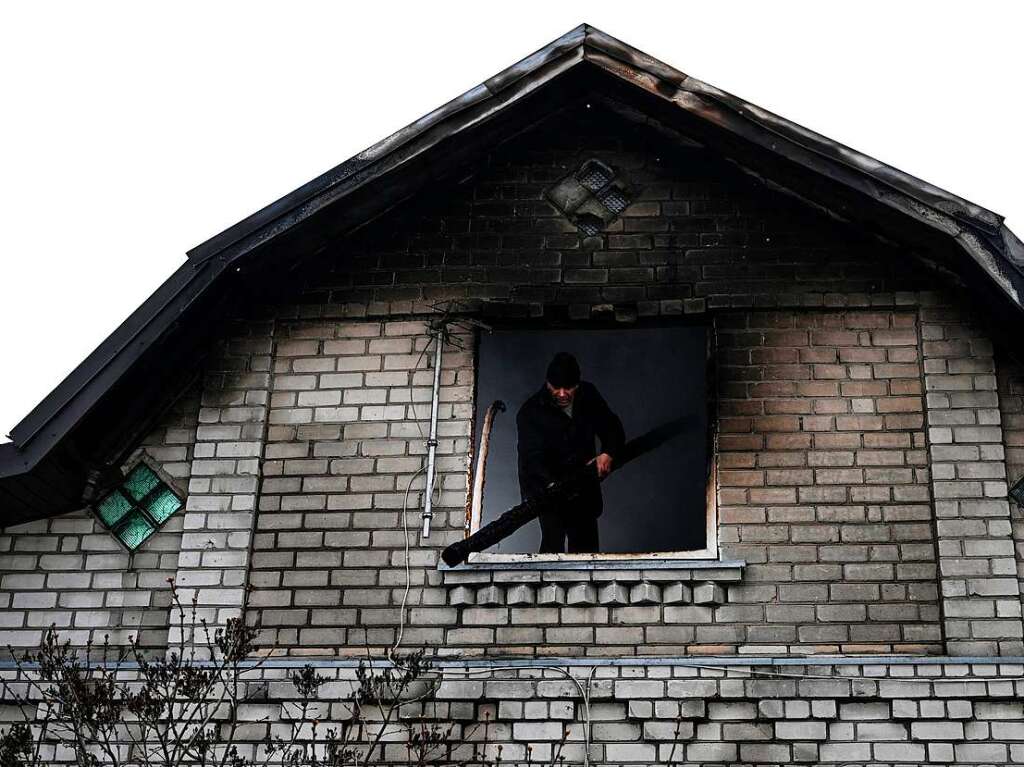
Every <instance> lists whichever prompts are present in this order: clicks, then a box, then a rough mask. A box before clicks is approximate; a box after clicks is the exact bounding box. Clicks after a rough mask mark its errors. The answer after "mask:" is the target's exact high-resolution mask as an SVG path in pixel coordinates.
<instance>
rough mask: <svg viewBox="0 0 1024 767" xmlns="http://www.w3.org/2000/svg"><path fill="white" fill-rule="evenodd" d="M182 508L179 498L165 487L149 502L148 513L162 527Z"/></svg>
mask: <svg viewBox="0 0 1024 767" xmlns="http://www.w3.org/2000/svg"><path fill="white" fill-rule="evenodd" d="M180 508H181V501H180V500H178V496H176V495H175V494H174V493H172V492H171V491H170V489H169V488H166V487H164V488H161V489H160V492H158V493H157V494H156V495H155V496H154V497H153V500H152V501H150V502H149V506H148V507H147V508H146V511H148V512H149V516H151V517H152V518H153V519H155V520H156V521H157V522H158V523H160V524H161V525H162V524H163V523H164V522H166V521H167V518H168V517H170V516H171V514H173V513H174V512H176V511H177V510H178V509H180Z"/></svg>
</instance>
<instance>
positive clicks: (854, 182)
mask: <svg viewBox="0 0 1024 767" xmlns="http://www.w3.org/2000/svg"><path fill="white" fill-rule="evenodd" d="M573 78H577V79H576V80H573ZM586 78H590V79H586ZM594 78H600V79H601V81H602V82H603V83H608V84H610V86H611V87H613V88H615V89H617V92H618V93H622V94H628V95H629V97H630V98H633V97H635V98H637V99H642V100H643V103H644V108H645V109H649V110H651V111H652V112H656V113H657V115H658V119H660V120H662V121H664V122H667V123H671V122H672V121H674V120H680V121H683V122H685V124H686V125H687V126H688V127H690V128H695V127H696V128H700V129H703V130H706V131H708V132H711V133H714V134H715V135H717V136H719V137H721V139H722V140H723V141H725V142H727V144H728V146H730V147H731V148H732V149H733V150H735V153H736V154H737V156H742V158H744V159H745V160H750V162H748V163H747V167H746V168H745V169H746V170H748V171H749V172H753V173H755V174H758V173H761V172H760V171H758V170H757V161H756V160H754V159H751V158H753V157H754V155H755V154H758V153H759V154H760V155H764V156H765V157H770V158H774V160H775V161H776V162H777V163H782V164H783V165H784V166H785V173H783V176H784V178H783V181H782V182H781V183H780V182H778V181H776V180H775V179H774V178H770V177H769V174H767V173H763V174H761V175H762V177H763V179H764V180H766V181H769V182H771V183H773V184H774V185H775V187H776V188H780V189H784V190H786V191H788V192H790V193H793V192H794V190H796V189H797V187H798V186H799V183H798V182H797V181H795V179H796V178H797V176H799V175H800V174H805V175H808V176H813V177H816V178H823V179H827V181H828V182H829V183H830V184H831V186H833V187H835V188H836V189H837V190H841V193H842V194H851V195H855V196H856V197H857V199H858V200H862V201H868V202H870V203H871V204H872V205H874V209H875V210H876V211H878V212H880V213H882V214H886V215H888V214H892V215H893V216H896V217H900V218H901V219H906V220H908V221H910V222H913V223H914V225H915V226H917V227H918V231H920V232H922V233H925V235H926V236H933V237H934V238H935V239H936V241H938V239H939V238H944V239H945V240H946V241H947V244H952V245H953V246H955V248H956V249H957V250H958V251H959V254H960V257H961V259H962V263H961V267H962V269H963V270H964V272H969V273H971V274H973V275H975V276H976V278H977V279H978V283H979V284H982V285H983V286H984V289H985V290H986V292H987V293H988V294H989V295H990V296H995V297H996V299H997V301H996V303H998V304H999V305H1000V306H1001V309H1002V311H1004V312H1008V313H1009V314H1011V315H1012V316H1013V317H1014V318H1018V317H1019V316H1020V313H1021V312H1024V270H1022V266H1021V265H1022V264H1024V245H1022V243H1021V241H1020V240H1019V239H1018V238H1017V237H1016V236H1015V235H1014V234H1013V233H1012V232H1011V231H1010V230H1009V229H1008V228H1007V227H1006V226H1005V224H1004V223H1003V219H1002V217H1001V216H999V215H997V214H995V213H993V212H991V211H989V210H986V209H985V208H982V207H981V206H979V205H976V204H974V203H972V202H970V201H968V200H965V199H963V198H960V197H957V196H956V195H953V194H951V193H949V192H946V191H944V190H942V189H939V188H938V187H935V186H932V185H931V184H928V183H927V182H924V181H922V180H920V179H917V178H914V177H913V176H910V175H908V174H906V173H903V172H902V171H899V170H897V169H895V168H893V167H891V166H888V165H885V164H884V163H881V162H879V161H877V160H874V159H872V158H870V157H868V156H866V155H864V154H861V153H859V152H857V151H855V150H853V149H850V148H849V147H846V146H843V145H841V144H838V143H836V142H834V141H831V140H829V139H828V138H826V137H824V136H821V135H820V134H817V133H814V132H813V131H809V130H807V129H805V128H802V127H801V126H799V125H796V124H795V123H792V122H790V121H788V120H785V119H784V118H782V117H779V116H777V115H775V114H773V113H771V112H768V111H767V110H764V109H761V108H760V107H757V106H755V105H753V104H750V103H748V102H746V101H744V100H742V99H740V98H738V97H736V96H733V95H731V94H728V93H725V92H724V91H721V90H719V89H717V88H715V87H713V86H710V85H708V84H706V83H703V82H701V81H699V80H697V79H695V78H692V77H690V76H688V75H686V74H684V73H682V72H679V71H678V70H676V69H673V68H672V67H670V66H668V65H666V64H664V63H662V62H660V61H658V60H656V59H654V58H652V57H650V56H648V55H646V54H644V53H642V52H641V51H639V50H637V49H635V48H633V47H631V46H629V45H626V44H625V43H622V42H620V41H618V40H616V39H614V38H612V37H610V36H609V35H606V34H605V33H603V32H601V31H600V30H597V29H595V28H594V27H591V26H589V25H586V24H583V25H580V26H579V27H576V28H575V29H573V30H571V31H570V32H568V33H567V34H565V35H563V36H562V37H560V38H558V39H557V40H555V41H554V42H552V43H550V44H549V45H547V46H545V47H544V48H541V49H540V50H539V51H537V52H535V53H533V54H531V55H530V56H527V57H526V58H524V59H523V60H522V61H520V62H518V63H516V64H513V65H512V66H510V67H508V68H507V69H505V70H504V71H502V72H500V73H499V74H497V75H495V76H494V77H491V78H490V79H488V80H486V81H484V82H483V83H481V84H480V85H478V86H477V87H475V88H472V89H471V90H469V91H467V92H466V93H464V94H462V95H461V96H459V97H457V98H455V99H453V100H452V101H450V102H448V103H447V104H445V105H443V106H441V107H439V108H438V109H436V110H434V111H433V112H431V113H429V114H427V115H425V116H424V117H422V118H420V119H419V120H416V121H415V122H413V123H411V124H410V125H408V126H407V127H405V128H402V129H401V130H399V131H397V132H396V133H394V134H392V135H391V136H389V137H387V138H385V139H384V140H382V141H380V142H378V143H377V144H375V145H373V146H372V147H370V148H368V149H366V150H364V151H363V152H360V153H359V154H357V155H355V156H354V157H352V158H350V159H349V160H346V161H345V162H343V163H341V164H340V165H338V166H336V167H335V168H332V169H331V170H329V171H328V172H326V173H324V174H323V175H321V176H319V177H318V178H316V179H313V180H312V181H310V182H309V183H307V184H304V185H303V186H301V187H299V188H298V189H296V190H295V191H293V192H291V193H289V194H287V195H285V196H284V197H282V198H281V199H280V200H278V201H276V202H274V203H271V204H270V205H268V206H266V207H265V208H263V209H262V210H260V211H258V212H256V213H254V214H253V215H251V216H249V217H248V218H246V219H244V220H243V221H240V222H239V223H237V224H235V225H234V226H232V227H229V228H228V229H226V230H225V231H223V232H221V233H220V234H218V235H216V236H214V237H212V238H211V239H209V240H207V241H206V242H204V243H202V244H201V245H198V246H197V247H195V248H193V249H192V250H190V251H189V252H188V259H187V260H186V262H185V263H183V264H182V265H181V266H180V267H179V268H178V269H177V270H176V271H175V272H174V274H172V275H171V276H170V278H168V280H167V281H166V282H165V283H164V284H163V285H161V286H160V288H158V289H157V290H156V292H154V293H153V295H152V296H150V297H149V298H148V299H147V300H146V301H145V302H144V303H143V304H142V305H141V306H140V307H139V308H138V309H137V310H136V311H135V312H133V313H132V314H131V316H129V317H128V319H127V320H125V321H124V323H122V325H121V326H120V327H118V328H117V329H116V330H115V331H114V332H113V333H112V334H111V335H110V337H109V338H107V339H106V340H105V341H103V343H101V344H100V346H99V347H98V348H97V349H96V350H95V351H94V352H93V353H92V354H90V355H89V356H88V357H87V358H86V359H85V361H83V362H82V364H80V365H79V366H78V367H77V368H75V370H73V371H72V372H71V373H70V374H69V375H68V376H67V378H65V379H64V381H62V382H61V383H60V384H59V385H58V386H57V387H56V388H55V389H54V390H53V391H52V392H50V393H49V394H48V395H47V396H46V397H45V398H44V399H43V400H42V402H40V404H39V405H37V406H36V407H35V408H34V409H33V410H32V411H31V412H30V413H29V414H28V415H27V416H26V417H25V418H24V419H23V420H22V421H21V422H20V423H18V424H17V425H16V426H15V427H14V429H13V430H12V432H11V435H10V436H11V438H12V440H13V442H12V443H10V444H5V445H0V524H3V525H9V524H12V523H13V522H17V521H23V520H27V519H32V518H38V517H43V516H52V515H54V514H59V513H64V512H66V511H70V510H73V509H75V508H78V507H80V506H81V505H82V501H81V498H82V490H83V487H84V485H85V482H86V477H87V476H88V474H89V472H90V471H95V470H97V469H98V468H99V466H98V464H100V463H102V461H103V460H104V458H101V457H100V456H99V455H98V454H102V453H108V454H110V455H116V453H117V452H118V448H119V447H123V446H124V445H126V444H128V443H130V440H131V439H132V438H133V437H138V436H141V432H140V429H141V428H143V426H146V425H148V421H147V414H149V413H151V411H153V410H154V408H155V403H156V402H157V400H159V397H158V396H157V394H152V393H150V394H147V396H137V397H134V398H129V400H125V397H124V395H125V394H126V390H130V388H131V384H132V382H134V381H138V380H139V369H140V367H142V366H145V367H147V368H148V369H151V371H152V370H153V369H155V370H158V371H159V370H165V371H166V375H167V376H169V378H167V379H166V380H165V379H164V378H162V377H161V378H159V379H158V380H161V381H162V385H161V386H159V387H153V386H152V384H151V383H150V384H149V388H150V389H161V390H164V391H165V393H164V395H163V396H164V399H166V396H167V394H166V392H167V391H170V390H171V389H172V388H174V386H175V385H177V384H180V383H181V381H183V380H184V379H185V378H187V377H188V374H189V372H191V374H193V375H194V366H192V369H191V370H189V365H187V364H184V365H183V364H182V363H183V362H184V361H186V360H188V359H189V355H190V354H194V351H193V350H194V347H195V345H196V344H197V341H196V338H197V337H202V333H201V332H198V331H197V328H201V327H202V318H203V317H205V316H208V313H209V312H211V311H213V309H212V308H211V307H215V306H219V305H222V304H223V302H224V299H225V297H230V296H232V295H234V294H237V293H239V292H240V291H242V287H241V285H242V283H241V282H240V278H239V276H238V275H239V273H240V272H241V271H242V269H243V267H245V269H248V268H249V267H250V266H251V265H252V264H253V263H258V262H259V261H260V260H268V259H272V258H274V257H275V256H276V255H277V254H280V253H282V252H284V251H285V249H286V247H285V246H286V245H293V244H295V243H299V242H304V243H307V244H308V243H310V242H313V243H315V242H316V241H317V240H318V238H321V237H322V233H320V232H317V231H316V230H315V228H314V227H313V226H312V225H311V222H314V221H316V220H317V219H318V214H320V213H321V212H322V211H324V210H325V209H327V208H330V209H331V211H332V215H331V219H332V224H331V226H332V228H333V229H334V230H340V229H344V227H346V226H348V227H352V226H355V225H357V224H358V223H359V222H360V221H365V220H366V219H368V218H371V217H373V216H375V215H379V214H380V213H381V212H382V211H383V210H386V209H388V208H390V207H393V206H394V205H395V204H397V203H398V202H400V201H401V200H402V199H405V198H406V197H408V196H410V195H412V194H414V193H415V190H416V188H417V185H418V182H421V181H422V178H423V177H424V174H426V176H428V177H429V176H430V175H431V174H434V173H436V169H435V168H433V167H432V164H433V165H436V164H437V159H438V157H442V156H443V157H444V158H445V161H446V162H447V161H448V159H449V158H450V157H451V156H453V155H457V154H458V153H459V152H463V153H464V154H465V153H469V152H471V151H472V150H473V147H479V146H485V145H487V144H488V142H490V143H493V142H494V141H495V140H496V139H497V138H499V137H500V136H501V135H502V131H505V132H506V133H507V132H508V131H509V130H510V127H509V126H510V125H512V124H514V121H513V117H512V116H513V115H515V114H517V113H518V106H519V105H521V104H525V103H527V102H528V101H530V100H531V99H536V98H537V96H538V94H540V93H542V92H543V91H544V90H545V89H548V88H550V87H552V86H553V85H557V84H560V83H561V84H566V86H567V87H568V85H567V84H569V83H574V84H575V85H577V86H579V85H581V84H582V86H583V87H590V85H591V84H592V83H593V82H596V80H595V79H594ZM456 139H457V141H456ZM779 167H782V166H779ZM751 169H753V170H751ZM790 181H792V182H793V183H789V182H790ZM385 182H386V183H385ZM797 193H798V192H797ZM804 199H805V200H807V201H808V202H810V203H812V204H816V205H817V206H818V207H822V205H821V204H820V203H819V202H818V201H817V200H815V199H812V198H808V197H807V196H806V195H805V196H804ZM843 208H844V206H843V204H842V203H841V202H840V203H838V204H836V205H835V206H833V208H832V209H831V210H830V211H829V212H830V213H832V214H833V215H838V216H840V217H842V216H843V215H844V214H845V211H844V210H843ZM319 218H322V217H319ZM168 360H170V361H173V362H176V363H177V365H178V367H179V368H181V367H184V368H186V370H184V371H181V370H177V371H175V370H172V365H171V362H169V361H168ZM161 365H162V366H163V368H161V367H160V366H161ZM153 366H156V367H155V368H154V367H153ZM172 373H173V375H172ZM150 380H152V379H150ZM118 397H120V398H121V399H120V400H119V402H120V405H119V406H118V407H111V406H110V405H109V402H110V401H112V399H117V398H118ZM126 402H129V403H130V404H125V403H126ZM104 408H105V409H104ZM97 413H102V414H103V415H104V416H105V417H108V418H111V419H114V421H116V423H114V422H113V421H111V429H112V430H113V431H114V432H118V438H117V439H114V438H111V439H110V440H108V441H107V442H106V443H104V447H103V450H98V449H97V450H94V449H93V443H92V442H91V441H90V440H92V439H93V438H94V437H95V434H96V433H97V431H96V429H95V428H93V429H92V430H90V431H89V433H88V435H86V436H87V437H88V438H86V436H83V433H82V430H83V423H85V422H86V421H87V420H88V419H90V418H91V419H93V420H95V419H97V418H98V417H99V416H98V415H97ZM132 419H135V421H137V423H135V424H134V425H130V422H131V421H132ZM76 435H77V436H76ZM85 456H91V457H90V458H87V457H85Z"/></svg>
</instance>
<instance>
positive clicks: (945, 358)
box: [921, 305, 1024, 655]
mask: <svg viewBox="0 0 1024 767" xmlns="http://www.w3.org/2000/svg"><path fill="white" fill-rule="evenodd" d="M921 338H922V340H923V343H922V349H923V352H924V365H925V387H926V389H927V392H928V395H927V396H928V438H929V443H930V446H929V450H930V453H931V469H932V492H933V494H934V497H935V518H936V530H937V534H938V543H939V584H940V588H941V591H942V612H943V619H944V623H945V635H946V647H947V650H948V652H950V653H951V654H963V655H999V654H1002V655H1021V654H1022V653H1024V644H1022V641H1021V640H1022V636H1024V626H1022V623H1021V601H1020V586H1019V584H1018V581H1017V562H1016V559H1015V552H1014V545H1013V544H1014V539H1013V535H1012V528H1011V524H1010V509H1009V504H1008V503H1007V496H1006V491H1007V486H1006V463H1005V457H1004V446H1003V431H1002V427H1001V425H1000V412H999V395H998V392H997V387H996V376H995V365H994V362H993V352H992V343H991V342H990V341H989V340H988V338H987V337H986V336H985V335H984V334H983V333H982V332H981V331H980V330H979V329H978V328H977V327H976V326H974V324H973V323H972V322H971V321H970V319H969V318H968V317H967V316H966V315H965V313H964V311H963V309H961V308H960V307H953V306H950V305H938V306H931V307H924V308H922V310H921Z"/></svg>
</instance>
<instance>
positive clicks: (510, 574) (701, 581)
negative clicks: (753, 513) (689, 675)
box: [438, 554, 746, 607]
mask: <svg viewBox="0 0 1024 767" xmlns="http://www.w3.org/2000/svg"><path fill="white" fill-rule="evenodd" d="M570 556H571V555H565V554H563V555H553V556H548V557H544V558H542V557H541V556H540V555H528V556H527V557H526V558H524V559H516V560H503V561H496V560H493V559H488V560H480V559H477V560H475V561H473V562H468V563H465V564H461V565H458V566H457V567H452V568H449V567H446V566H445V565H441V566H440V567H439V568H438V569H439V570H440V575H441V580H442V583H443V584H444V585H445V586H449V587H450V589H449V592H448V603H449V604H451V605H455V606H469V605H507V606H530V605H538V606H545V605H550V606H561V605H564V606H580V607H586V606H625V605H658V604H694V605H720V604H725V603H726V601H727V597H728V586H729V584H730V583H736V582H738V581H740V580H742V577H743V569H744V567H745V566H746V562H744V561H743V560H719V559H682V558H668V557H642V556H636V555H626V556H603V557H593V556H588V557H586V558H578V557H577V558H570Z"/></svg>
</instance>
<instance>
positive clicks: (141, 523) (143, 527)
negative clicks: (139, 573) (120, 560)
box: [114, 511, 156, 551]
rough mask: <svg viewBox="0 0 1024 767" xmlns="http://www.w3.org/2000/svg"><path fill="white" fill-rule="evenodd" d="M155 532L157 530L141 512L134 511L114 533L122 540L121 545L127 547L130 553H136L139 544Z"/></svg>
mask: <svg viewBox="0 0 1024 767" xmlns="http://www.w3.org/2000/svg"><path fill="white" fill-rule="evenodd" d="M155 532H156V528H155V527H153V525H152V524H151V523H150V521H149V520H148V519H146V518H145V517H144V516H142V513H141V512H139V511H133V512H132V513H131V514H129V515H128V517H127V518H126V519H125V523H124V524H123V525H121V526H120V527H119V528H117V530H115V531H114V534H115V535H116V536H117V537H118V538H120V539H121V543H123V544H124V545H125V546H127V547H128V549H129V551H134V550H135V549H137V548H138V547H139V544H141V543H142V542H143V541H144V540H146V539H147V538H148V537H149V536H151V535H152V534H153V533H155Z"/></svg>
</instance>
